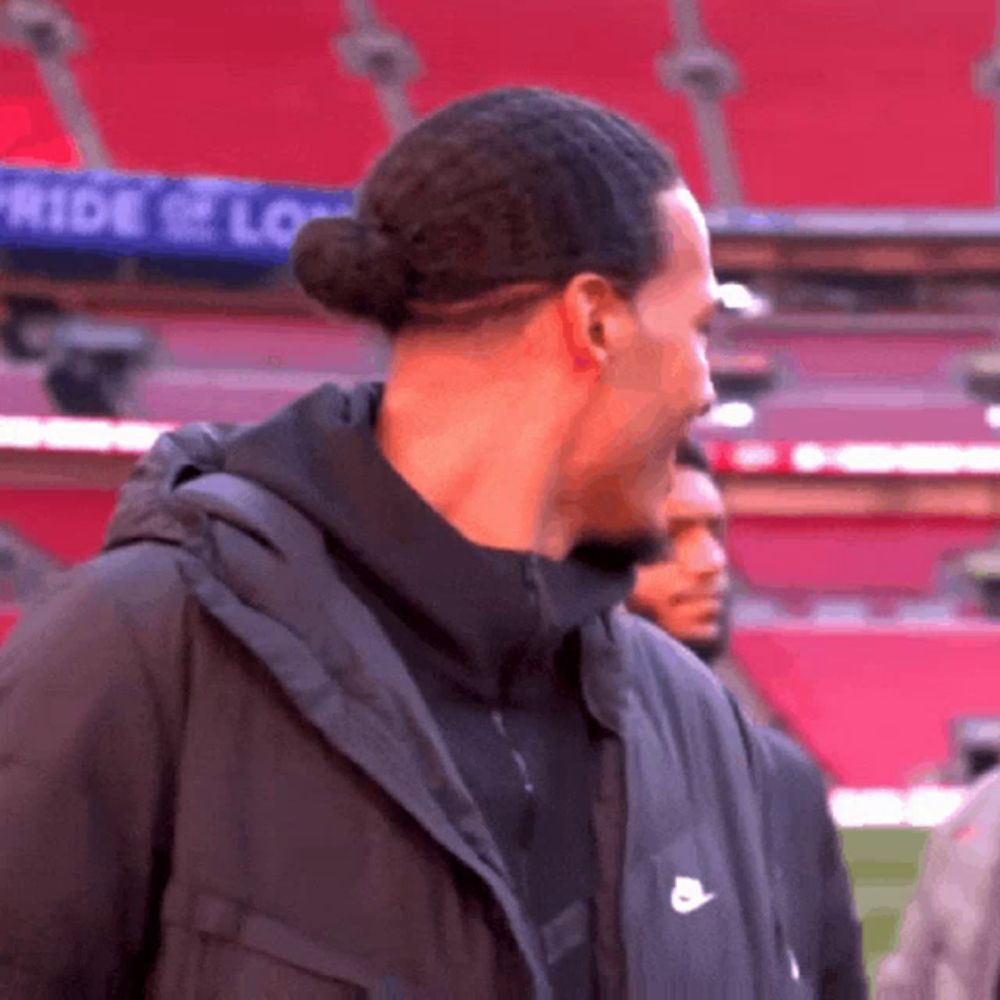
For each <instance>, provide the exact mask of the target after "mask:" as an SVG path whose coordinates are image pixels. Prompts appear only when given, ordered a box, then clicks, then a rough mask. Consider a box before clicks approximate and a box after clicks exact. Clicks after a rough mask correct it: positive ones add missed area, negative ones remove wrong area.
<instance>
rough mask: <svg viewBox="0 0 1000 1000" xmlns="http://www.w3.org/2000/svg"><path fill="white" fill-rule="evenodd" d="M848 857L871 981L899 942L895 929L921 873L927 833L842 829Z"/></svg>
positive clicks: (899, 830) (917, 831)
mask: <svg viewBox="0 0 1000 1000" xmlns="http://www.w3.org/2000/svg"><path fill="white" fill-rule="evenodd" d="M841 836H842V837H843V840H844V855H845V857H846V859H847V864H848V867H849V868H850V870H851V877H852V879H853V881H854V891H855V898H856V899H857V903H858V913H859V915H860V917H861V920H862V923H863V925H864V947H865V964H866V966H867V968H868V975H869V977H871V975H872V974H873V972H874V970H875V968H876V967H877V965H878V963H879V961H880V960H881V958H882V956H883V955H885V953H886V952H888V951H891V950H892V949H893V947H894V946H895V943H896V928H897V925H898V923H899V919H900V917H901V916H902V913H903V909H904V908H905V907H906V904H907V903H908V902H909V900H910V896H911V894H912V892H913V885H914V883H915V881H916V878H917V873H918V872H919V870H920V859H921V857H922V856H923V850H924V844H925V843H926V841H927V831H926V830H912V829H875V828H872V829H858V830H842V831H841Z"/></svg>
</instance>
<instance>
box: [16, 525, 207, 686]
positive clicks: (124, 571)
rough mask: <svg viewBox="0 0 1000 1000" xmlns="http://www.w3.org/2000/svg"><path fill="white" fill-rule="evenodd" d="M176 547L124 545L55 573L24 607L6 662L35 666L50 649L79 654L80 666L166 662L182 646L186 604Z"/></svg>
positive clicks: (182, 559)
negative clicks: (127, 657) (130, 656)
mask: <svg viewBox="0 0 1000 1000" xmlns="http://www.w3.org/2000/svg"><path fill="white" fill-rule="evenodd" d="M185 558H186V557H185V556H184V554H183V553H182V552H181V550H180V549H179V548H177V547H176V546H170V545H163V544H160V543H154V542H142V543H137V544H133V545H127V546H123V547H122V548H120V549H115V550H112V551H110V552H105V553H101V554H100V555H98V556H96V557H94V558H93V559H90V560H88V561H86V562H83V563H80V564H78V565H76V566H74V567H72V568H71V569H68V570H64V571H62V572H59V573H57V574H55V575H54V576H53V577H52V578H50V579H49V580H48V581H47V582H46V584H45V585H44V586H43V587H42V589H41V591H40V592H39V593H38V594H37V595H35V596H34V597H33V598H32V599H31V600H29V601H28V602H27V603H26V605H25V606H24V609H23V612H22V614H21V616H20V620H19V622H18V624H17V626H16V627H15V628H14V630H13V631H12V632H11V634H10V636H9V637H8V639H7V640H6V641H5V643H4V646H3V654H4V657H3V659H4V661H5V663H13V662H15V661H19V660H22V659H23V660H25V661H28V662H33V661H38V660H39V659H42V658H44V657H45V655H46V651H47V650H56V651H61V650H64V649H72V650H75V651H77V652H76V655H75V656H74V657H73V658H74V659H78V662H79V664H80V666H81V667H83V666H85V665H86V664H87V663H88V662H90V661H98V660H100V659H101V657H102V652H104V653H106V654H107V656H106V659H107V661H108V662H113V661H114V660H115V659H116V657H115V656H113V655H112V653H113V652H118V651H123V650H125V649H131V650H133V651H134V652H135V653H137V654H139V658H141V659H144V660H148V661H149V662H153V661H155V660H161V659H163V658H164V657H163V654H164V653H168V652H169V650H170V649H171V648H172V646H173V645H174V644H175V643H176V642H178V641H179V639H180V635H179V632H180V621H181V618H182V616H183V614H184V611H185V607H186V604H187V592H186V589H185V587H184V583H183V580H182V577H181V566H182V564H183V562H184V560H185Z"/></svg>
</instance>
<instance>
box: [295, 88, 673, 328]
mask: <svg viewBox="0 0 1000 1000" xmlns="http://www.w3.org/2000/svg"><path fill="white" fill-rule="evenodd" d="M679 180H680V178H679V175H678V171H677V168H676V166H675V164H674V160H673V158H672V156H671V155H670V153H669V152H668V151H667V150H665V149H663V148H662V147H661V146H660V145H659V144H658V143H657V142H656V141H655V140H653V139H652V138H651V137H650V136H648V135H647V134H646V133H645V132H643V131H642V130H641V129H640V128H639V127H638V126H636V125H635V124H633V123H632V122H630V121H628V120H627V119H625V118H623V117H622V116H620V115H618V114H616V113H614V112H612V111H610V110H608V109H606V108H603V107H600V106H599V105H596V104H592V103H590V102H588V101H584V100H582V99H580V98H576V97H571V96H568V95H565V94H561V93H557V92H555V91H551V90H545V89H538V88H520V87H515V88H503V89H499V90H492V91H487V92H486V93H483V94H478V95H475V96H472V97H468V98H465V99H462V100H459V101H456V102H454V103H452V104H450V105H447V106H446V107H444V108H443V109H442V110H440V111H438V112H437V113H435V114H433V115H431V116H429V117H428V118H425V119H423V120H422V121H421V122H419V123H418V124H417V125H416V126H415V127H414V128H413V129H412V130H410V131H409V132H408V133H406V134H405V135H404V136H402V137H401V138H400V139H399V140H398V141H397V142H395V143H394V144H393V145H392V146H391V147H390V148H389V149H388V151H387V152H386V153H385V154H384V155H383V156H382V157H381V158H380V159H379V160H378V161H377V162H376V164H375V165H374V167H373V168H372V170H371V172H370V174H369V175H368V177H367V179H366V180H365V181H364V183H363V184H362V186H361V189H360V192H359V194H358V197H357V201H356V205H355V213H354V215H353V217H342V218H322V219H315V220H313V221H312V222H309V223H307V224H306V225H305V226H304V227H303V228H302V230H301V231H300V233H299V235H298V237H297V238H296V241H295V245H294V247H293V249H292V265H293V269H294V272H295V275H296V278H297V279H298V281H299V283H300V284H301V285H302V287H303V288H304V289H305V291H306V292H307V293H308V294H309V295H310V296H312V298H314V299H316V300H317V301H318V302H319V303H321V304H322V305H323V306H324V307H326V308H327V309H329V310H330V311H332V312H336V313H341V314H346V315H350V316H354V317H356V318H358V319H361V320H365V321H368V322H373V323H375V324H377V325H379V326H381V327H382V328H383V329H385V330H386V331H387V332H389V333H395V332H397V331H399V330H401V329H402V328H404V327H406V326H407V325H409V324H412V323H416V322H427V321H431V322H434V321H437V320H438V319H440V318H443V317H450V318H451V319H452V320H453V321H454V320H456V319H460V318H461V317H462V316H463V312H462V307H463V306H464V305H467V304H470V303H473V304H478V306H479V307H480V308H483V307H484V304H485V308H486V310H487V312H490V311H492V312H494V313H497V312H498V310H500V309H502V308H503V305H504V302H505V301H507V302H508V304H509V299H506V298H505V295H506V293H508V292H513V293H515V294H514V296H513V300H514V301H516V302H518V303H523V302H524V301H525V299H524V296H525V295H527V296H528V298H531V297H532V296H533V297H534V299H535V300H538V299H540V298H541V297H542V296H544V295H545V294H550V293H551V292H552V291H554V290H556V289H557V288H559V287H560V286H561V285H562V284H565V282H567V281H568V280H569V279H570V278H572V277H573V275H575V274H579V273H581V272H583V271H594V272H596V273H598V274H601V275H602V276H604V277H606V278H607V279H608V280H609V281H611V282H612V283H613V284H614V285H615V287H616V289H618V290H619V291H620V293H621V294H623V295H626V296H629V295H631V294H633V293H634V292H635V290H636V289H637V288H638V287H639V286H640V285H641V284H642V283H643V282H644V281H646V280H647V279H649V278H650V277H652V276H653V274H654V273H655V272H656V271H657V269H658V268H659V267H660V266H661V264H662V262H663V259H664V255H665V254H666V252H667V249H668V248H667V247H665V246H664V245H663V236H662V233H661V230H660V227H659V224H658V214H657V212H656V207H655V196H656V195H657V194H658V193H659V192H661V191H664V190H667V189H669V188H671V187H673V186H674V185H676V184H677V183H678V182H679ZM456 306H458V307H459V308H458V309H457V310H456V308H455V307H456Z"/></svg>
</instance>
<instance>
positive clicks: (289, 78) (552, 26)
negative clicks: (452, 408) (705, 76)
mask: <svg viewBox="0 0 1000 1000" xmlns="http://www.w3.org/2000/svg"><path fill="white" fill-rule="evenodd" d="M68 6H69V7H70V9H71V10H72V11H73V13H74V14H75V15H76V17H77V18H78V20H79V21H80V24H81V27H82V28H83V30H84V32H85V34H86V36H87V39H88V48H87V50H86V51H85V52H83V53H81V54H79V55H77V56H75V57H73V65H74V67H75V68H76V71H77V74H78V77H79V80H80V85H81V89H82V92H83V94H84V97H85V99H86V100H87V101H88V103H89V105H90V106H91V108H92V109H93V112H94V116H95V118H96V120H97V122H98V125H99V127H100V128H101V130H102V132H103V135H104V138H105V141H106V145H107V147H108V149H109V151H110V154H111V156H112V157H113V159H114V161H115V162H116V164H117V165H119V166H121V167H123V168H125V169H133V170H152V171H163V172H167V173H207V174H216V175H224V176H238V177H254V178H263V179H268V180H275V181H300V182H308V183H314V184H351V183H353V182H354V181H356V180H357V179H358V178H359V177H360V176H361V174H362V173H363V172H364V170H365V168H366V166H367V165H368V164H369V162H370V161H371V159H372V158H373V157H374V156H375V155H376V154H377V152H378V151H379V150H380V149H381V148H382V147H383V145H384V143H385V141H386V139H387V134H386V129H385V125H384V124H383V122H382V119H381V117H380V114H379V109H378V105H377V99H376V96H375V94H374V92H373V91H372V89H371V88H370V86H369V85H368V84H367V82H365V81H363V80H359V79H356V78H352V77H349V76H347V75H345V73H344V72H343V70H342V69H341V68H340V66H339V64H338V62H337V61H336V59H335V57H334V55H333V53H332V51H331V46H330V38H331V35H332V34H333V33H334V32H335V31H339V30H341V29H342V27H343V24H342V21H341V15H339V14H338V12H337V5H335V4H316V3H311V2H310V3H306V2H304V0H289V2H287V3H284V4H274V3H270V2H264V0H249V2H247V3H244V4H241V5H239V6H238V7H233V6H227V5H219V4H204V3H197V2H195V0H175V2H174V3H172V4H170V5H168V6H160V7H156V6H154V7H152V8H150V7H148V6H139V5H123V4H119V3H114V4H109V3H106V2H102V0H69V2H68ZM704 7H705V21H706V25H707V27H708V29H709V32H710V35H711V37H712V38H713V39H714V40H715V41H716V42H717V43H718V44H719V45H720V46H722V47H723V48H724V49H725V50H726V51H727V52H728V53H729V55H730V56H731V57H732V58H733V59H734V60H735V62H736V64H737V66H738V68H739V71H740V75H741V78H742V89H741V91H740V93H738V94H737V95H736V96H734V97H732V98H730V99H729V100H728V101H727V104H726V108H725V115H726V119H727V121H728V123H729V126H730V128H731V130H732V134H733V145H734V148H735V152H736V156H737V159H738V161H739V163H740V164H741V166H742V169H743V173H744V175H745V181H744V186H745V189H746V194H747V198H748V200H749V201H751V202H753V203H755V204H762V205H833V206H838V205H925V204H936V205H954V206H961V205H984V206H985V205H987V204H989V203H990V201H991V169H992V168H991V155H990V151H991V150H992V131H991V129H992V125H991V121H992V110H991V106H990V104H989V103H988V102H987V101H986V100H984V99H983V98H981V97H980V96H979V95H977V94H976V93H975V91H974V89H973V86H972V65H973V62H974V60H975V59H976V58H977V57H979V56H980V55H982V54H983V53H984V52H986V51H987V50H988V49H989V48H990V46H991V44H992V36H993V8H992V4H991V3H990V2H989V0H974V2H971V3H966V4H962V5H954V4H952V5H951V6H948V7H944V8H943V7H942V6H941V4H940V3H937V2H936V0H910V2H908V3H905V4H903V3H899V2H896V3H888V4H886V3H874V4H873V3H871V2H870V0H836V2H833V0H825V2H819V3H810V4H804V5H803V4H789V3H787V2H785V0H761V2H759V3H756V4H746V3H745V2H742V0H705V4H704ZM378 8H379V10H380V11H381V12H382V14H383V16H384V19H385V21H386V23H387V24H388V25H389V26H391V27H393V28H396V29H399V30H401V31H402V32H404V33H405V34H406V35H407V36H409V37H410V39H411V40H412V41H413V43H414V44H415V46H416V48H417V52H418V54H419V57H420V59H421V61H422V63H423V67H424V72H423V75H422V76H421V77H420V78H419V79H418V80H417V81H416V82H415V83H414V84H413V86H412V96H413V102H414V105H415V107H416V110H417V111H418V112H419V113H424V112H426V111H428V110H430V109H432V108H434V107H437V106H438V105H440V104H442V103H443V102H445V101H447V100H450V99H452V98H454V97H457V96H458V95H460V94H464V93H467V92H469V91H471V90H479V89H482V88H484V87H488V86H493V85H497V84H511V83H539V84H548V85H554V86H557V87H562V88H565V89H568V90H574V91H578V92H580V93H583V94H587V95H590V96H593V97H596V98H598V99H601V100H604V101H607V102H610V103H612V104H614V105H616V106H618V107H620V108H622V109H623V110H624V111H626V112H627V113H629V114H631V115H633V116H634V117H636V118H637V119H639V120H640V121H642V122H644V123H646V124H647V125H649V126H650V127H651V128H653V129H654V130H655V131H656V132H657V133H659V134H660V135H662V136H663V137H664V138H666V139H668V140H669V141H670V142H671V143H672V144H673V145H674V146H675V147H676V148H677V150H678V154H679V158H680V161H681V164H682V166H683V168H684V170H685V172H686V173H687V174H688V176H689V177H690V178H691V179H692V181H693V183H694V186H695V188H696V190H697V191H699V192H701V193H704V184H703V165H702V161H701V155H700V152H699V150H698V146H697V142H696V137H695V133H694V129H693V127H692V123H691V116H690V113H689V110H688V108H687V105H686V103H685V102H684V100H683V99H682V98H681V97H680V96H679V95H677V94H673V93H668V92H667V91H665V90H664V89H663V87H662V86H661V85H660V83H659V82H658V80H657V77H656V69H655V60H656V58H657V56H658V55H659V54H660V53H662V52H663V51H664V50H666V49H668V48H669V47H670V45H671V40H672V29H671V24H670V20H669V13H668V5H666V4H664V3H662V2H661V0H633V2H632V3H630V4H629V5H628V9H627V12H625V11H623V10H622V8H621V7H620V6H618V5H615V4H606V3H605V4H587V5H584V6H581V5H580V4H577V3H573V2H571V0H545V2H542V3H539V2H537V0H512V2H508V3H506V4H482V3H474V4H449V5H440V4H438V5H435V4H427V3H425V2H421V0H380V2H379V4H378ZM140 37H141V39H142V45H141V47H139V48H137V47H136V39H137V38H140ZM0 93H3V94H5V95H13V97H12V99H11V100H9V101H8V102H7V104H6V106H7V108H8V112H7V114H8V124H7V126H6V129H7V134H8V135H9V134H11V133H12V131H13V132H14V133H17V132H18V129H19V128H20V127H19V126H16V125H11V124H10V111H9V108H10V107H13V108H14V112H13V114H14V116H17V115H19V114H20V115H21V116H22V117H23V113H22V111H23V109H27V112H26V113H27V114H28V115H29V117H30V118H31V119H32V121H33V122H34V124H33V125H32V126H31V130H32V131H33V132H35V133H37V140H31V141H29V142H27V143H26V144H25V143H24V142H22V143H21V145H22V148H23V149H24V151H25V154H26V155H27V156H28V158H29V159H30V158H31V157H32V156H37V157H38V158H39V159H40V160H42V161H43V162H50V163H58V164H69V163H73V162H74V161H75V153H74V152H73V150H72V148H71V147H70V146H69V145H68V144H67V141H66V140H65V137H64V136H63V135H62V132H61V130H60V129H59V127H58V125H56V124H55V115H54V113H53V112H52V110H51V109H50V108H48V107H47V97H46V95H45V93H44V91H43V89H42V87H41V85H40V83H39V82H38V80H37V78H36V77H35V76H34V71H33V67H32V66H31V64H30V61H29V60H28V58H27V57H26V56H24V55H23V54H17V55H16V56H13V57H12V56H11V54H10V53H9V52H8V53H5V58H4V60H3V63H2V65H0ZM0 107H2V105H0ZM18 109H21V110H18ZM887 109H891V111H887ZM3 120H4V119H3V115H2V114H0V123H2V121H3ZM0 128H3V125H2V124H0ZM21 131H23V129H22V130H21ZM19 141H20V140H19ZM845 151H846V153H845Z"/></svg>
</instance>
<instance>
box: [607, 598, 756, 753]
mask: <svg viewBox="0 0 1000 1000" xmlns="http://www.w3.org/2000/svg"><path fill="white" fill-rule="evenodd" d="M613 627H614V629H615V634H616V638H617V641H618V643H619V646H620V648H621V650H622V653H623V655H624V657H625V659H626V661H627V670H628V677H629V683H630V685H631V688H632V690H633V692H635V694H636V695H637V696H638V698H639V700H640V702H641V703H642V705H643V706H644V707H645V708H646V709H647V710H648V711H650V712H652V713H653V714H654V715H657V716H659V717H661V718H674V719H676V720H677V721H678V722H680V723H682V724H683V725H684V726H685V727H686V728H687V727H691V726H695V727H703V726H708V728H711V729H714V730H715V731H716V733H717V734H721V732H722V731H723V730H725V731H726V732H727V733H729V734H732V735H736V733H735V732H734V729H733V727H734V726H735V730H738V731H739V737H740V740H741V742H746V739H747V735H746V728H747V724H746V721H745V720H744V719H743V718H742V716H741V714H740V712H739V708H738V706H737V705H736V703H735V700H734V699H733V698H732V696H731V695H730V694H729V693H728V692H727V691H726V688H725V686H724V685H723V684H722V683H721V682H720V681H719V679H718V678H717V677H715V676H714V675H713V673H712V671H711V670H710V669H709V668H708V667H707V666H706V665H705V664H704V663H702V661H701V660H699V659H698V657H697V656H695V655H694V654H693V653H692V652H691V651H690V650H688V649H687V648H686V647H685V646H683V645H681V643H679V642H678V641H677V640H676V639H674V638H673V637H671V636H669V635H667V634H666V633H665V632H664V631H663V630H662V629H660V628H658V627H657V626H655V625H653V624H652V623H650V622H648V621H646V620H645V619H644V618H641V617H639V616H638V615H634V614H632V613H631V612H628V611H624V610H623V611H620V612H617V613H616V614H615V616H614V618H613Z"/></svg>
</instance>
